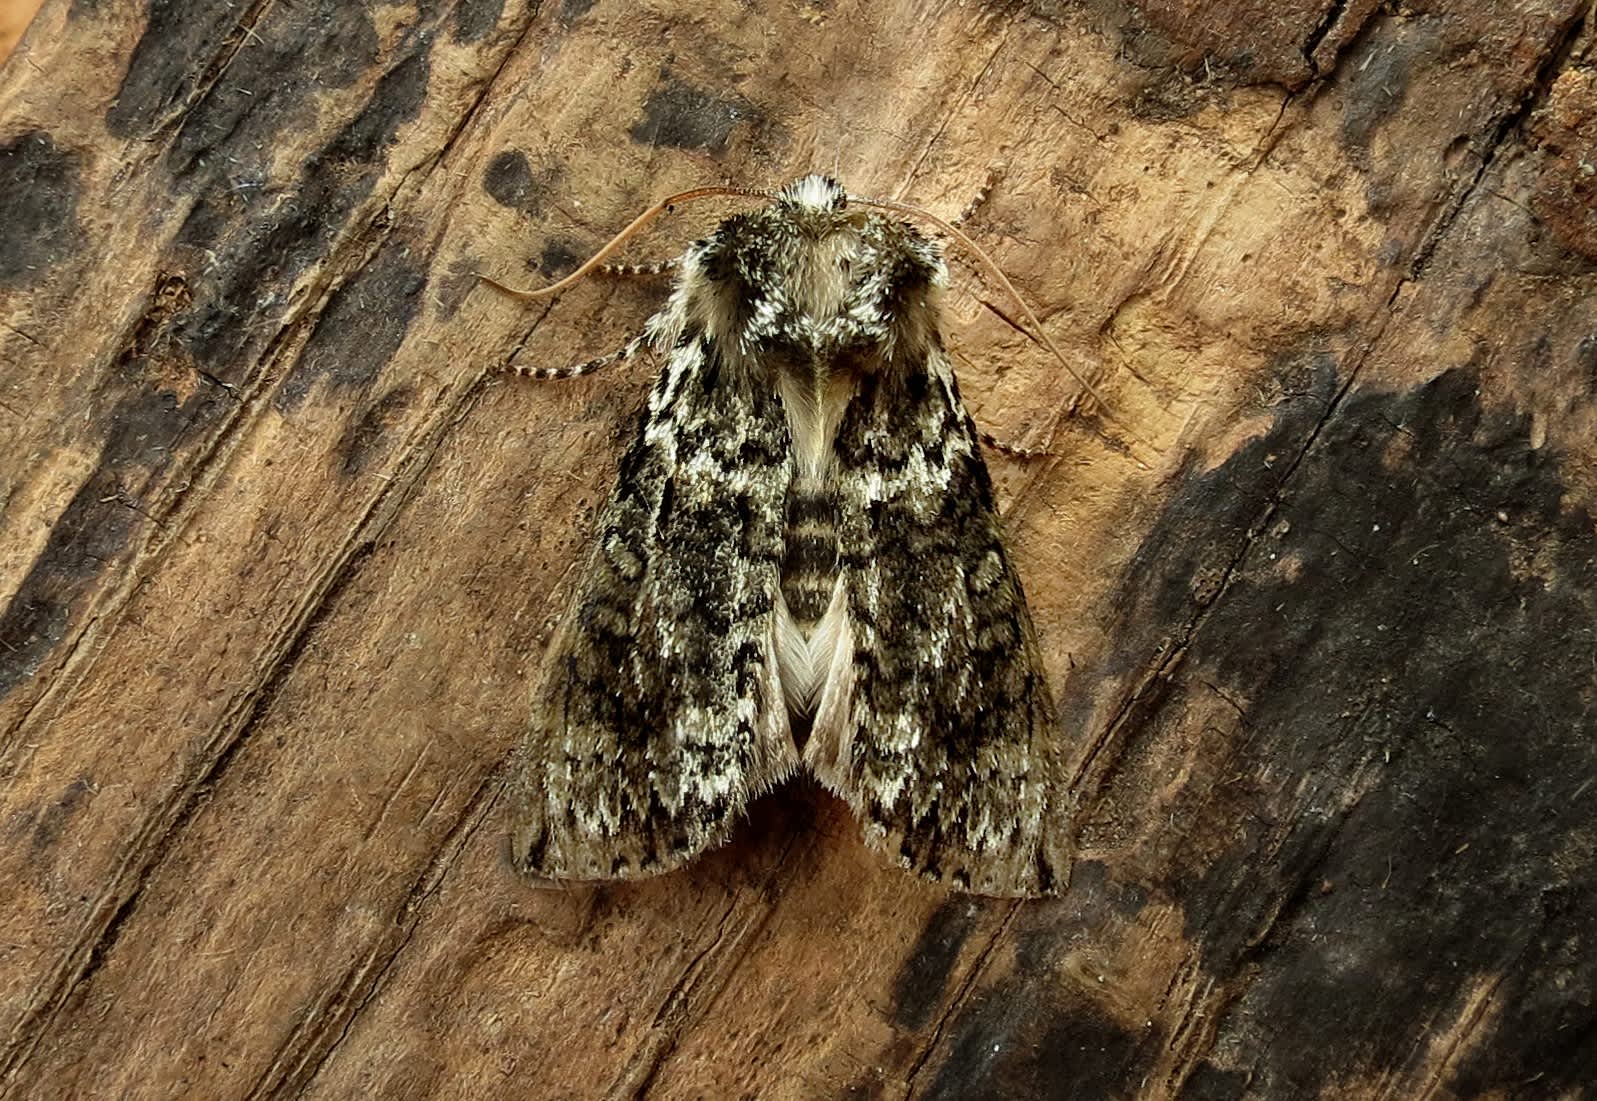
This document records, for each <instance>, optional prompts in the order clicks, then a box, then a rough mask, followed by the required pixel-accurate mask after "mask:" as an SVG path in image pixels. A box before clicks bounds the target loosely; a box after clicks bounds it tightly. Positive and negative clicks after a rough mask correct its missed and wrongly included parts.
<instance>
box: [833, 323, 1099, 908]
mask: <svg viewBox="0 0 1597 1101" xmlns="http://www.w3.org/2000/svg"><path fill="white" fill-rule="evenodd" d="M836 452H837V454H836V461H837V483H836V484H837V489H838V499H839V524H838V539H839V553H840V559H841V566H842V569H841V584H842V586H843V590H844V595H845V596H846V615H847V617H848V622H847V624H846V630H844V632H843V637H842V644H841V646H840V647H839V650H838V652H837V653H836V654H835V655H834V660H833V662H832V666H831V668H832V673H831V675H830V676H829V678H828V681H827V683H826V685H825V687H824V689H823V690H822V694H821V700H820V703H819V705H818V707H817V711H816V720H815V725H814V728H813V730H812V733H811V736H810V740H809V742H808V743H807V744H806V745H805V750H804V755H805V760H806V762H807V763H808V764H809V766H810V767H811V769H812V770H814V771H815V773H816V774H817V775H818V776H819V777H820V778H821V779H822V780H823V781H824V782H825V783H826V784H828V786H830V787H831V788H832V789H833V790H835V791H837V792H838V793H839V794H840V795H842V796H843V797H844V798H845V799H846V800H847V801H848V802H849V803H850V804H851V805H852V806H853V807H854V809H855V812H856V813H857V814H859V815H860V817H861V818H862V819H863V821H864V824H865V833H866V839H867V840H868V841H869V842H870V843H871V844H873V845H875V846H876V847H878V848H881V849H883V850H885V851H886V852H887V853H888V854H889V855H890V856H891V857H893V858H894V859H896V860H897V861H898V862H899V863H901V864H903V865H904V866H906V867H908V868H911V869H913V870H915V871H916V872H919V873H920V874H921V875H923V876H926V877H928V878H934V879H940V880H944V881H946V882H948V883H950V884H951V885H953V886H957V887H959V888H961V889H964V890H969V891H974V892H977V893H980V894H992V895H1009V896H1015V895H1045V894H1054V893H1057V892H1059V891H1061V890H1063V889H1064V887H1065V886H1066V884H1067V882H1068V878H1069V869H1070V851H1071V845H1070V823H1069V814H1068V806H1067V792H1066V786H1067V777H1066V761H1065V746H1064V744H1063V739H1061V738H1060V736H1059V729H1058V720H1057V716H1056V714H1055V712H1054V709H1053V705H1052V703H1051V701H1050V699H1049V694H1048V688H1047V685H1046V683H1045V681H1044V679H1043V674H1042V668H1041V663H1040V661H1039V658H1038V650H1037V642H1036V638H1035V635H1034V631H1033V628H1032V623H1031V616H1030V614H1029V613H1028V611H1027V609H1026V600H1025V596H1024V595H1023V594H1022V591H1021V586H1020V580H1019V578H1018V577H1017V576H1016V575H1015V571H1014V569H1013V567H1012V566H1011V565H1010V562H1009V557H1008V555H1007V554H1006V552H1005V550H1004V543H1003V537H1002V533H1001V530H1000V524H999V519H998V515H997V512H996V510H995V509H994V506H993V493H992V484H991V481H990V479H989V477H988V474H987V468H986V466H985V465H984V464H983V462H982V458H981V452H980V450H979V448H978V443H977V438H976V430H975V426H974V425H973V424H972V422H971V419H970V415H969V414H968V413H967V412H966V411H965V407H964V405H963V403H962V402H961V401H960V399H959V391H958V387H957V385H956V383H955V381H954V375H953V370H952V368H951V365H950V364H949V361H948V357H947V354H946V353H945V352H944V351H943V350H942V348H941V346H940V345H938V344H935V343H934V344H933V345H932V347H931V348H930V350H929V352H928V354H927V357H926V358H925V359H924V361H921V362H919V363H916V364H914V365H912V366H909V367H907V368H905V367H901V366H896V367H894V368H893V369H891V370H888V371H884V372H881V373H877V374H873V375H866V376H863V377H862V379H861V382H860V388H859V391H858V393H857V394H856V396H855V397H854V399H853V401H852V402H851V403H850V405H849V407H848V410H847V411H846V412H845V413H844V415H843V420H842V423H841V425H840V426H839V429H838V434H837V439H836ZM834 607H835V606H834Z"/></svg>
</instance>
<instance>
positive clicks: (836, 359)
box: [654, 176, 946, 374]
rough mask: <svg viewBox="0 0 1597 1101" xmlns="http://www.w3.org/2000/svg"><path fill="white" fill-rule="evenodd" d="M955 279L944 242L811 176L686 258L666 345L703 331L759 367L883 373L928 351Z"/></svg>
mask: <svg viewBox="0 0 1597 1101" xmlns="http://www.w3.org/2000/svg"><path fill="white" fill-rule="evenodd" d="M945 279H946V273H945V269H944V266H943V261H942V257H941V254H940V253H939V251H938V249H937V246H936V245H935V244H934V243H933V242H932V241H930V240H928V239H927V238H926V237H924V236H922V235H921V234H920V233H919V232H918V231H917V230H916V229H915V228H914V227H913V226H911V225H909V224H907V223H905V222H900V221H894V220H892V219H889V218H885V217H882V216H880V215H878V214H875V213H871V212H867V211H864V210H861V209H858V208H850V207H849V206H848V204H847V196H846V195H845V193H844V192H843V189H842V188H841V187H840V186H839V185H838V184H837V183H836V182H835V181H833V180H830V179H827V178H825V177H822V176H806V177H803V178H802V179H799V180H796V181H794V182H793V183H791V184H789V185H788V186H787V187H785V188H783V189H782V190H781V191H780V192H778V193H777V197H776V199H775V201H773V202H772V203H771V204H770V205H768V206H766V207H764V208H762V209H760V210H755V211H750V212H748V213H745V214H738V215H735V216H733V217H731V218H728V219H727V220H726V221H724V222H722V223H721V224H720V225H719V226H718V227H716V230H715V232H714V233H712V234H711V235H710V236H709V237H707V238H705V239H704V240H702V241H698V242H696V243H695V244H694V245H693V246H691V247H690V248H689V249H688V251H687V253H686V254H685V255H684V257H683V260H682V265H681V271H680V274H679V277H678V281H677V285H676V289H675V292H674V293H673V295H672V300H671V303H670V304H669V305H668V306H667V307H666V309H665V311H663V312H662V314H661V316H660V317H659V318H657V319H656V322H655V326H654V331H655V333H656V335H657V337H658V338H661V342H662V343H664V342H666V341H669V342H670V343H672V344H674V343H676V342H677V341H679V340H680V339H682V338H683V337H684V336H690V335H693V334H698V335H702V336H703V337H704V338H706V339H708V340H709V341H711V342H713V343H714V344H715V345H716V346H717V347H718V349H720V350H721V351H722V354H723V355H724V356H730V357H731V358H733V359H734V360H741V361H743V362H744V363H745V364H748V365H750V366H753V365H756V364H759V363H770V362H772V353H773V352H774V353H780V355H781V358H785V359H787V360H789V361H792V360H795V359H797V360H804V359H808V360H809V361H811V365H812V366H813V368H814V370H815V371H817V372H819V373H820V374H825V373H826V372H827V371H828V370H832V369H835V368H836V367H837V366H838V365H839V363H840V362H841V360H842V359H844V358H846V359H847V360H848V361H849V362H850V363H852V364H853V365H854V366H853V367H852V369H853V370H856V371H862V370H863V371H868V370H878V369H883V368H886V367H889V366H891V364H893V363H894V362H899V361H904V360H909V359H915V360H918V359H919V358H920V357H921V356H923V355H924V353H925V350H926V346H927V343H928V342H929V341H931V340H934V339H935V333H936V310H937V303H936V299H937V293H938V291H939V290H940V289H941V287H942V285H943V283H944V282H945Z"/></svg>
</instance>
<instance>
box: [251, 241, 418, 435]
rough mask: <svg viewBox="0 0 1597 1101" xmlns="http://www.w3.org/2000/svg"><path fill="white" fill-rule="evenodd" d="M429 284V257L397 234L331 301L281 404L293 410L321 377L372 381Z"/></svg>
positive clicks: (334, 381) (349, 384) (360, 385)
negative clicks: (415, 250)
mask: <svg viewBox="0 0 1597 1101" xmlns="http://www.w3.org/2000/svg"><path fill="white" fill-rule="evenodd" d="M426 286H427V265H426V258H425V257H423V256H420V255H418V254H417V253H416V252H414V251H413V250H412V248H411V246H410V245H409V243H408V242H406V241H404V240H402V239H400V238H398V237H395V238H391V239H390V240H389V241H388V243H387V244H385V245H384V246H383V249H382V251H381V252H379V253H378V254H377V256H376V258H375V259H374V260H372V262H371V263H370V264H368V265H367V266H366V267H365V268H363V269H361V271H360V272H358V273H357V274H356V275H355V276H354V277H353V278H351V279H350V281H349V282H348V283H345V284H344V285H343V286H342V287H340V288H339V289H338V291H337V293H335V294H334V295H333V297H332V300H331V301H330V302H328V304H327V309H326V310H324V311H323V313H322V315H321V317H320V318H318V319H317V322H316V328H315V329H314V330H312V332H311V336H310V339H309V341H307V342H306V346H305V350H304V353H303V354H302V355H301V356H300V358H299V362H298V363H297V364H296V365H295V367H294V372H293V374H291V375H290V376H289V377H288V378H287V379H286V380H285V381H284V383H283V384H282V386H281V387H280V388H279V389H278V392H277V394H276V395H275V396H274V398H273V401H274V403H275V404H276V406H277V408H279V409H281V410H283V411H285V412H288V411H291V410H293V409H294V408H295V407H296V406H298V405H299V403H300V402H301V401H303V400H304V399H305V396H306V395H307V394H308V393H309V392H310V390H311V388H312V387H313V386H314V385H315V384H316V383H318V382H321V381H325V382H327V383H328V384H330V385H333V386H337V387H341V388H352V389H364V388H366V387H368V386H370V385H371V382H372V380H373V379H375V378H376V377H377V374H378V372H379V371H381V370H382V369H383V366H384V365H385V364H387V362H388V360H389V359H390V358H391V357H392V356H393V354H394V352H395V351H397V350H398V348H399V345H400V344H401V343H402V342H403V341H404V339H405V332H406V330H407V329H409V327H410V322H411V320H412V318H414V317H415V315H416V310H417V309H418V307H419V306H420V304H421V301H422V291H423V290H424V289H425V288H426ZM369 442H370V441H369V440H368V443H369ZM347 458H348V455H347V454H346V460H347Z"/></svg>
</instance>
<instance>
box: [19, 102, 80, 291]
mask: <svg viewBox="0 0 1597 1101" xmlns="http://www.w3.org/2000/svg"><path fill="white" fill-rule="evenodd" d="M78 176H79V164H78V156H77V154H76V153H73V152H71V151H69V150H65V149H62V148H60V147H59V146H57V145H56V143H55V141H54V139H53V138H51V136H50V135H49V134H48V133H46V132H45V131H43V130H27V131H24V132H23V133H20V134H18V135H16V136H15V137H12V138H8V139H6V140H4V141H0V287H21V286H27V285H29V284H32V283H35V282H37V281H38V280H40V279H41V278H43V277H44V276H45V275H47V274H48V273H49V272H50V270H51V269H52V268H54V267H55V266H56V264H58V263H60V261H61V260H62V259H63V258H64V257H65V256H66V255H67V254H68V253H69V252H71V251H72V250H73V248H74V247H75V246H76V244H77V241H78V238H79V235H80V234H79V229H78Z"/></svg>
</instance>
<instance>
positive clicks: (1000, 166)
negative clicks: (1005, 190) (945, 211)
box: [954, 161, 1009, 226]
mask: <svg viewBox="0 0 1597 1101" xmlns="http://www.w3.org/2000/svg"><path fill="white" fill-rule="evenodd" d="M1008 167H1009V166H1008V165H1006V164H1004V163H1003V162H1002V161H999V162H998V163H997V164H994V165H991V166H989V167H988V169H987V178H986V179H985V180H983V181H982V185H981V186H980V187H978V188H977V189H976V194H974V195H972V196H971V197H970V202H968V203H966V204H965V209H964V210H961V211H960V212H959V217H957V218H955V219H954V224H955V225H956V226H962V225H964V224H965V223H966V222H968V221H970V219H971V218H972V216H974V215H975V213H976V211H978V210H980V209H981V205H982V204H983V203H985V202H986V201H987V199H988V197H989V196H991V195H992V193H993V188H995V187H997V186H998V181H999V180H1001V179H1003V178H1004V172H1005V171H1006V170H1007V169H1008Z"/></svg>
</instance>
